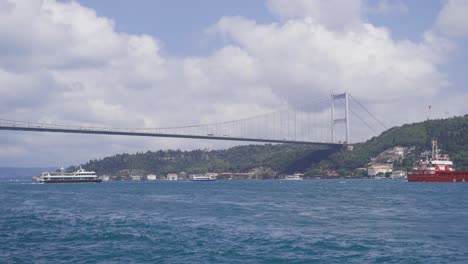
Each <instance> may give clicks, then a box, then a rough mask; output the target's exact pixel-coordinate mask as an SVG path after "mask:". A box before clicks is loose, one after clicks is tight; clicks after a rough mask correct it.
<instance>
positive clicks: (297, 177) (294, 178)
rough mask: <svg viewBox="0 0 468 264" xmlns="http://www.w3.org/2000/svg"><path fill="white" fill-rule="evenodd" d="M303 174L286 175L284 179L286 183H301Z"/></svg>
mask: <svg viewBox="0 0 468 264" xmlns="http://www.w3.org/2000/svg"><path fill="white" fill-rule="evenodd" d="M303 175H304V174H301V173H296V174H294V175H286V176H285V177H284V179H285V180H287V181H302V180H303V179H304V178H303V177H302V176H303Z"/></svg>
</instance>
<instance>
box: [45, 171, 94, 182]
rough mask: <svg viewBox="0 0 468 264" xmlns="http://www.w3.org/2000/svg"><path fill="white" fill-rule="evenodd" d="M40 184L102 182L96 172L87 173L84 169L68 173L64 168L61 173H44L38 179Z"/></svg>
mask: <svg viewBox="0 0 468 264" xmlns="http://www.w3.org/2000/svg"><path fill="white" fill-rule="evenodd" d="M36 181H38V182H40V183H87V182H96V183H97V182H102V179H99V178H98V176H97V175H96V172H94V171H86V170H84V169H82V168H80V169H79V170H77V171H75V172H72V173H68V172H65V170H64V169H63V168H62V169H61V171H60V172H43V173H42V174H41V176H39V177H37V178H36Z"/></svg>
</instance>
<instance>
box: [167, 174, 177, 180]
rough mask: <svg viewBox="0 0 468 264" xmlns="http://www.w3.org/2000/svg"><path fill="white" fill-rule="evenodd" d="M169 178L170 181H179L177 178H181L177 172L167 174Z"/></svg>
mask: <svg viewBox="0 0 468 264" xmlns="http://www.w3.org/2000/svg"><path fill="white" fill-rule="evenodd" d="M167 180H168V181H177V180H179V176H178V175H177V174H175V173H169V174H168V175H167Z"/></svg>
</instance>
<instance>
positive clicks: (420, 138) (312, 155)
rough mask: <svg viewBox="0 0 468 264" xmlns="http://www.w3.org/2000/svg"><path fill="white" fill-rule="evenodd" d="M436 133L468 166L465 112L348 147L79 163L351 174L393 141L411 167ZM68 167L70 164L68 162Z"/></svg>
mask: <svg viewBox="0 0 468 264" xmlns="http://www.w3.org/2000/svg"><path fill="white" fill-rule="evenodd" d="M433 139H436V140H438V142H439V145H440V147H441V148H442V149H443V152H444V153H448V154H450V155H451V156H452V159H453V160H454V162H455V163H456V165H457V168H458V169H468V115H465V116H463V117H455V118H450V119H443V120H428V121H425V122H421V123H415V124H406V125H403V126H401V127H394V128H391V129H389V130H387V131H386V132H384V133H382V134H381V135H379V136H377V137H374V138H372V139H370V140H368V141H367V142H365V143H362V144H357V145H355V146H354V150H353V151H347V150H346V149H341V148H340V149H327V148H324V147H313V146H306V145H304V146H301V145H288V144H284V145H271V144H267V145H246V146H238V147H233V148H230V149H226V150H194V151H182V150H158V151H147V152H141V153H136V154H118V155H115V156H112V157H107V158H104V159H100V160H91V161H89V162H87V163H86V164H84V165H83V167H84V168H86V169H90V170H94V171H96V172H97V173H98V174H110V175H118V174H128V173H130V172H131V171H138V172H140V173H142V174H144V173H155V174H162V175H164V174H167V173H173V172H176V173H177V172H182V171H184V172H186V173H204V172H247V171H249V170H252V169H254V168H259V167H265V168H271V169H272V170H274V171H276V172H278V173H280V174H286V173H295V172H307V173H308V174H309V175H319V174H321V173H323V172H324V171H329V170H334V171H337V172H339V173H340V174H341V175H349V174H351V173H353V171H354V170H355V169H356V168H359V167H365V166H366V165H367V164H368V162H369V161H370V159H371V157H374V156H376V155H378V154H379V153H381V152H382V151H384V150H386V149H388V148H392V147H394V146H405V147H415V148H416V149H415V151H414V153H413V155H411V156H409V157H407V159H406V160H405V161H404V162H403V164H400V165H401V166H402V167H406V168H409V167H410V166H411V164H412V162H413V161H414V159H416V158H418V155H419V153H420V152H421V151H422V150H426V149H429V148H430V144H431V140H433ZM70 169H73V168H72V167H71V168H70Z"/></svg>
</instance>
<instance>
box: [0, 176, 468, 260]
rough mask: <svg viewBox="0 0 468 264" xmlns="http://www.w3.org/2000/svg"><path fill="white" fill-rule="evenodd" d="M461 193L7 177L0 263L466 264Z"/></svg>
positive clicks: (444, 188)
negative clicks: (53, 181)
mask: <svg viewBox="0 0 468 264" xmlns="http://www.w3.org/2000/svg"><path fill="white" fill-rule="evenodd" d="M343 183H345V184H343ZM467 198H468V184H409V183H406V182H402V181H361V180H356V181H351V180H347V181H344V182H343V181H339V180H337V181H333V180H331V181H327V180H314V181H301V182H277V181H225V182H224V181H219V182H216V183H209V184H185V183H177V182H175V183H164V182H154V183H141V184H122V183H109V184H89V185H87V184H78V185H73V184H70V185H67V184H64V185H53V184H51V185H49V184H21V183H5V184H0V241H1V243H0V263H30V262H34V263H90V262H91V263H95V262H102V263H120V262H130V263H141V262H150V263H468V228H466V227H467V223H468V202H467V201H468V199H467Z"/></svg>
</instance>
